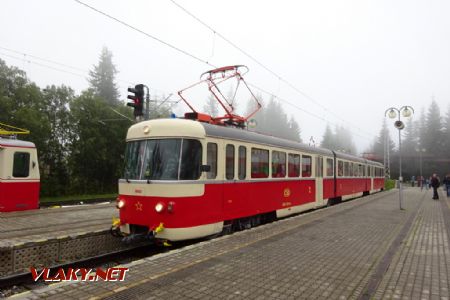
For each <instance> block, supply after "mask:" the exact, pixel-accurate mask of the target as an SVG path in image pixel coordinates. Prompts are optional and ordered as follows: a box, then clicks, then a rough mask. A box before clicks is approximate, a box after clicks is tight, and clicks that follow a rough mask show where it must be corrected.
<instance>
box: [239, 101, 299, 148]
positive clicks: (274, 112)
mask: <svg viewBox="0 0 450 300" xmlns="http://www.w3.org/2000/svg"><path fill="white" fill-rule="evenodd" d="M256 98H258V100H259V102H260V103H261V105H262V107H261V109H260V110H259V111H258V112H257V113H256V114H255V115H254V116H253V117H251V118H250V119H251V120H252V123H253V124H255V125H254V126H249V128H248V130H250V131H255V132H259V133H263V134H267V135H272V136H276V137H280V138H284V139H288V140H292V141H296V142H302V138H301V130H300V126H299V125H298V123H297V121H295V119H294V118H293V117H292V116H291V117H288V115H287V114H286V112H285V111H284V110H283V107H282V106H281V104H280V103H279V102H278V101H277V100H275V99H274V98H271V99H270V100H269V103H268V104H267V105H266V104H265V101H264V99H263V97H262V96H261V95H257V96H256ZM255 108H256V103H255V102H254V101H253V100H249V101H248V103H247V109H246V113H245V114H246V115H248V114H250V113H252V112H253V111H254V110H255Z"/></svg>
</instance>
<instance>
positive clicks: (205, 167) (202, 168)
mask: <svg viewBox="0 0 450 300" xmlns="http://www.w3.org/2000/svg"><path fill="white" fill-rule="evenodd" d="M200 172H211V166H210V165H201V166H200Z"/></svg>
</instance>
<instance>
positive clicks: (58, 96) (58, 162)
mask: <svg viewBox="0 0 450 300" xmlns="http://www.w3.org/2000/svg"><path fill="white" fill-rule="evenodd" d="M42 96H43V99H44V102H45V115H46V117H47V120H48V121H49V125H50V131H49V136H48V140H47V144H46V146H47V148H46V149H45V150H46V151H41V152H40V164H41V170H43V176H42V177H41V183H42V194H43V195H64V194H66V193H67V191H66V189H67V187H68V186H69V182H70V178H69V170H68V167H67V157H68V146H69V142H70V137H71V135H72V134H73V132H72V127H71V124H70V112H69V104H70V103H71V102H72V101H73V99H74V97H75V96H74V91H73V90H72V89H71V88H69V87H66V86H61V87H56V86H49V87H47V88H46V89H44V90H43V92H42Z"/></svg>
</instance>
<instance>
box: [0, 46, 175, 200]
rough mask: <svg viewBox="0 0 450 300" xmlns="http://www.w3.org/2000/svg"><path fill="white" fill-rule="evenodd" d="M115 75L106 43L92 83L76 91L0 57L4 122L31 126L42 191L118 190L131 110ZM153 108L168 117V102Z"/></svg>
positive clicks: (27, 137)
mask: <svg viewBox="0 0 450 300" xmlns="http://www.w3.org/2000/svg"><path fill="white" fill-rule="evenodd" d="M116 74H117V70H116V67H115V66H114V64H113V62H112V54H111V52H109V51H108V49H107V48H103V50H102V52H101V55H100V59H99V63H98V65H96V66H94V67H93V70H92V71H91V72H90V78H89V79H88V81H89V83H90V86H89V88H88V89H87V90H85V91H83V92H81V94H80V95H75V94H74V91H73V90H72V89H71V88H70V87H68V86H64V85H61V86H54V85H52V86H47V87H46V88H44V89H40V88H39V87H37V86H36V85H35V84H34V83H33V82H32V81H31V80H30V79H28V78H27V77H26V74H25V72H23V71H21V70H20V69H18V68H16V67H9V66H7V65H6V64H5V62H4V61H3V60H1V59H0V122H1V123H6V124H9V125H13V126H16V127H20V128H26V129H28V130H29V131H30V134H29V135H24V136H20V139H23V140H29V141H31V142H33V143H35V144H36V147H37V149H38V157H39V168H40V173H41V196H62V195H67V194H87V193H92V194H99V193H110V192H117V179H118V178H119V177H120V174H121V172H122V166H123V153H124V151H125V137H126V133H127V130H128V128H129V127H130V126H131V125H132V121H130V119H133V112H132V109H131V108H130V107H127V106H126V105H125V102H124V101H121V99H119V92H118V89H117V87H116V83H115V76H116ZM156 100H158V99H156ZM150 111H151V114H150V116H151V117H153V118H156V117H167V116H169V114H170V107H169V106H168V105H161V103H160V102H158V101H153V102H151V103H150ZM116 112H118V113H120V114H122V115H124V116H125V117H123V116H120V115H119V114H118V113H116Z"/></svg>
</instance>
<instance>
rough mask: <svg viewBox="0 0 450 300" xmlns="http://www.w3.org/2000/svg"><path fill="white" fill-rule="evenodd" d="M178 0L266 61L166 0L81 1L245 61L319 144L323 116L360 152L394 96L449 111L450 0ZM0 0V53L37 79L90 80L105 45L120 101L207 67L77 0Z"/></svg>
mask: <svg viewBox="0 0 450 300" xmlns="http://www.w3.org/2000/svg"><path fill="white" fill-rule="evenodd" d="M175 1H176V3H178V4H179V5H181V6H182V7H184V8H185V9H186V10H188V11H189V12H191V13H192V14H194V15H195V16H196V17H197V18H199V19H200V20H202V21H203V22H205V23H206V24H207V25H208V26H210V27H211V28H213V29H214V30H215V31H216V32H217V33H218V34H221V35H223V36H225V37H226V38H227V39H229V40H230V41H231V42H232V43H234V44H235V45H237V46H238V47H239V48H241V49H242V50H244V51H245V52H247V53H248V54H250V55H251V56H252V57H253V58H255V59H256V60H258V61H259V62H260V63H261V64H263V65H264V66H265V67H266V68H268V69H269V70H270V72H269V71H268V70H267V69H265V68H263V67H261V66H260V65H258V64H257V63H256V62H255V61H253V60H252V59H250V58H249V57H247V56H245V55H244V54H243V53H242V52H240V51H238V50H237V49H235V48H233V47H232V46H231V45H230V44H229V43H227V42H225V41H224V40H222V39H221V38H220V37H219V35H218V34H214V32H212V31H211V30H210V29H208V28H206V27H205V26H203V25H202V24H200V23H199V22H198V21H196V20H195V19H194V18H192V17H191V16H189V15H188V14H186V12H184V11H183V10H182V9H180V8H179V7H178V6H176V5H175V4H174V3H173V2H172V1H170V0H159V1H131V0H130V1H111V0H109V1H107V0H105V1H100V0H83V2H85V3H86V4H88V5H90V6H93V7H95V8H97V9H98V10H101V11H103V12H105V13H107V14H109V15H111V16H113V17H115V18H117V19H119V20H121V21H124V22H126V23H128V24H130V25H132V26H134V27H135V28H137V29H139V30H141V31H143V32H145V33H148V34H149V35H152V36H154V37H157V38H158V39H160V40H162V41H164V42H166V43H169V44H171V45H173V46H175V47H178V48H179V49H181V50H183V51H185V52H188V53H190V54H192V55H194V56H195V57H197V58H199V59H200V60H202V61H207V62H209V63H211V64H212V65H214V66H225V65H236V64H244V65H247V66H248V67H249V69H250V72H249V73H248V74H247V76H246V79H247V80H248V81H249V82H250V83H252V84H254V85H256V86H258V87H261V88H263V89H264V90H266V91H268V92H271V93H273V94H276V95H277V96H279V97H280V98H281V99H282V101H283V102H282V103H284V107H285V110H286V111H287V112H288V113H289V114H293V115H294V116H295V118H296V120H297V122H298V123H299V125H300V127H301V130H302V138H303V140H304V141H305V142H308V141H309V140H310V137H311V136H313V138H314V140H315V141H316V142H317V143H319V142H320V140H321V137H322V135H323V133H324V129H325V126H326V123H327V122H328V123H329V124H330V125H331V126H333V127H334V126H336V125H344V126H346V127H347V128H349V129H350V130H351V131H352V133H353V136H354V141H355V143H356V144H357V148H358V150H359V151H364V150H365V149H366V148H367V147H368V145H369V144H370V143H371V142H372V141H373V138H374V136H375V135H377V134H378V133H379V130H380V127H381V123H382V119H383V117H384V112H385V110H386V109H387V108H389V107H391V106H396V107H400V106H403V105H410V106H413V107H414V109H415V110H416V116H417V117H418V116H419V114H420V110H421V108H426V106H427V105H429V103H430V101H431V97H432V95H434V97H435V100H436V101H437V102H438V104H439V106H440V108H441V113H442V114H444V113H445V112H446V111H447V108H448V105H449V102H450V101H449V100H450V17H449V16H450V1H445V0H437V1H434V0H423V1H419V0H408V1H406V0H374V1H364V0H354V1H350V0H341V1H338V0H317V1H304V0H299V1H283V0H281V1H242V0H241V1H237V0H227V1H214V0H209V1H203V0H198V1H186V0H175ZM0 3H1V6H0V7H1V9H0V28H1V30H0V58H1V59H3V60H5V61H6V62H7V64H8V65H14V66H17V67H19V68H21V69H23V70H25V71H26V72H27V75H28V77H29V78H30V79H31V80H32V81H34V82H36V83H37V84H38V85H39V86H41V87H45V86H46V85H49V84H56V85H60V84H64V85H67V86H70V87H72V88H73V89H75V91H76V92H77V93H79V92H80V91H81V90H83V89H85V88H87V86H88V83H87V80H86V78H87V72H88V70H89V69H92V66H93V65H94V64H96V63H97V62H98V58H99V54H100V52H101V49H102V47H103V46H106V47H107V48H108V49H109V50H110V51H112V53H113V61H114V63H115V64H116V66H117V69H118V71H119V74H118V75H117V79H118V84H119V86H120V89H121V93H122V95H123V98H124V100H125V97H126V96H125V95H126V88H127V87H128V86H130V85H131V84H133V83H145V84H147V85H148V86H149V87H150V88H151V92H152V94H157V95H159V96H161V95H163V94H164V95H168V94H170V93H174V95H176V92H177V91H178V90H180V89H182V88H184V87H186V86H188V85H190V84H192V83H194V82H195V81H197V80H198V78H199V75H200V74H201V73H203V72H204V71H206V70H209V69H211V66H209V65H207V64H205V63H203V62H200V61H198V60H196V59H193V58H192V57H189V56H187V55H184V54H182V53H181V52H179V51H176V50H174V49H172V48H170V47H168V46H166V45H164V44H162V43H160V42H158V41H155V40H154V39H152V38H150V37H148V36H145V35H143V34H142V33H139V32H137V31H134V30H132V29H130V28H128V27H126V26H124V25H122V24H120V23H118V22H115V21H113V20H111V19H109V18H107V17H105V16H104V15H101V14H99V13H98V12H95V11H93V10H91V9H89V8H87V7H86V6H83V5H81V4H80V3H77V2H76V1H73V0H53V1H50V0H40V1H31V0H29V1H23V0H2V1H1V2H0ZM14 51H16V52H14ZM38 58H41V59H47V60H52V61H55V62H58V63H60V64H63V65H66V66H62V65H56V64H53V63H51V62H48V61H43V60H41V59H38ZM50 67H51V68H50ZM71 67H73V68H71ZM55 69H58V70H63V71H64V72H61V71H58V70H55ZM273 73H275V74H276V76H275V75H274V74H273ZM279 77H281V78H282V79H283V80H280V79H279ZM286 82H287V83H288V84H286ZM256 92H257V91H256ZM305 95H307V96H305ZM262 96H263V98H264V99H265V100H266V101H267V100H268V99H269V98H270V97H269V96H268V95H265V94H262ZM174 99H177V97H175V96H174ZM246 100H247V99H243V101H244V102H245V101H246ZM285 101H289V102H290V103H294V104H295V106H297V108H296V107H294V106H291V105H288V104H286V102H285ZM242 105H243V106H244V105H245V104H242ZM298 107H300V108H302V109H303V111H302V110H300V109H298ZM177 110H184V107H178V108H177ZM305 111H306V112H305ZM324 120H326V121H327V122H326V121H324ZM389 124H390V126H392V124H391V122H390V123H389ZM392 133H393V134H394V133H395V132H394V131H392ZM395 137H396V136H395Z"/></svg>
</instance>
